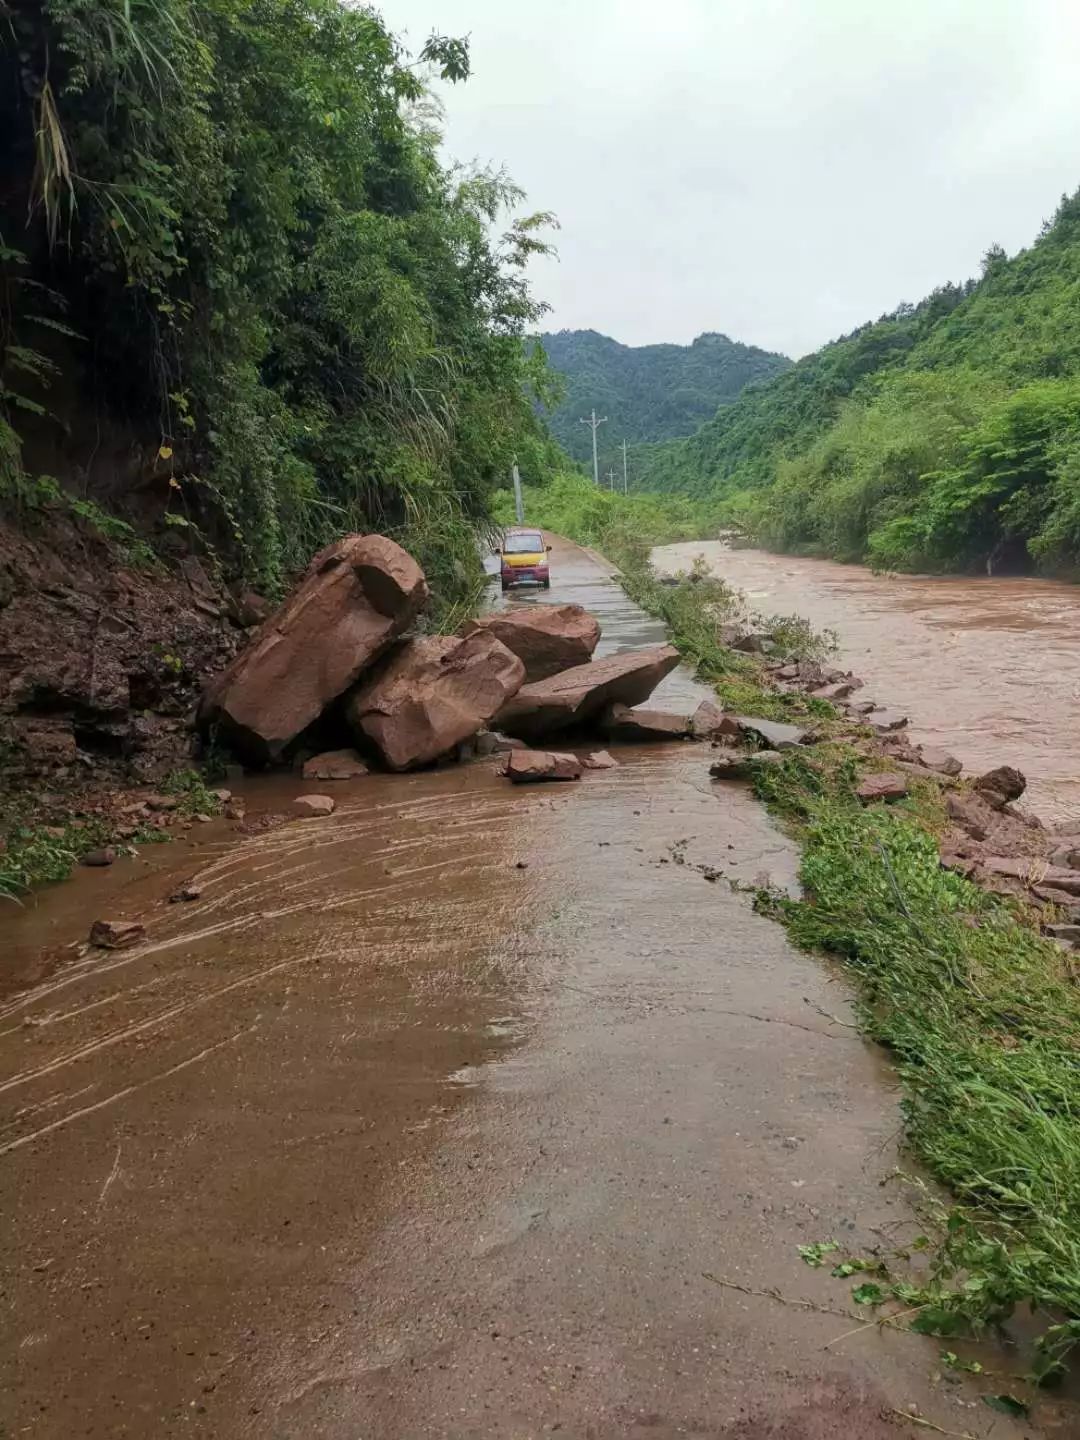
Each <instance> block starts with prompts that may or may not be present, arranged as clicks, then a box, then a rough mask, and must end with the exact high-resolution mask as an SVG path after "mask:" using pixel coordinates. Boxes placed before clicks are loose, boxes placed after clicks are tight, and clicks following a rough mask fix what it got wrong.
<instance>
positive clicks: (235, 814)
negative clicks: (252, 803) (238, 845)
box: [225, 800, 247, 820]
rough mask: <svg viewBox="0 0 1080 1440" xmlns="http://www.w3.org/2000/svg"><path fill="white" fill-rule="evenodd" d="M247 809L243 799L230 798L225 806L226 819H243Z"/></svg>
mask: <svg viewBox="0 0 1080 1440" xmlns="http://www.w3.org/2000/svg"><path fill="white" fill-rule="evenodd" d="M246 814H247V811H246V809H245V806H244V802H243V801H242V800H230V801H229V803H228V804H227V805H226V806H225V819H226V820H243V818H244V816H245V815H246Z"/></svg>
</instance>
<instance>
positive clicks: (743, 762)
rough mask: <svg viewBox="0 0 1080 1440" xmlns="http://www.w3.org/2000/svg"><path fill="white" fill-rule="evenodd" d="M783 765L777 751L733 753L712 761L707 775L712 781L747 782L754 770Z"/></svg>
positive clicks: (782, 758) (781, 756) (782, 759)
mask: <svg viewBox="0 0 1080 1440" xmlns="http://www.w3.org/2000/svg"><path fill="white" fill-rule="evenodd" d="M783 763H784V757H783V755H782V754H781V753H780V751H779V750H755V751H753V752H752V753H751V754H745V753H743V754H739V753H738V752H735V753H732V754H729V755H721V757H720V758H719V760H714V761H713V763H712V764H711V765H710V766H709V774H710V775H711V776H712V778H713V779H714V780H749V779H750V777H751V776H752V775H753V773H754V770H755V768H759V767H760V766H762V765H782V764H783Z"/></svg>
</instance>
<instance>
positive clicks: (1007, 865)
mask: <svg viewBox="0 0 1080 1440" xmlns="http://www.w3.org/2000/svg"><path fill="white" fill-rule="evenodd" d="M982 864H983V868H984V869H985V870H987V871H988V872H989V874H991V875H1008V876H1010V877H1011V878H1013V879H1015V880H1023V881H1024V883H1025V884H1028V885H1032V886H1036V885H1037V886H1040V887H1041V888H1043V889H1053V890H1054V891H1055V892H1056V893H1057V894H1059V895H1066V896H1068V903H1071V904H1075V903H1076V899H1077V897H1078V896H1080V873H1078V872H1077V871H1075V870H1066V869H1063V868H1061V867H1059V866H1057V865H1051V864H1049V862H1048V861H1046V860H1041V859H1039V858H1038V857H1036V856H1034V855H1021V856H1014V855H989V856H987V858H986V859H985V860H983V862H982Z"/></svg>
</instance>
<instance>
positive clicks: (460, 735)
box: [345, 630, 525, 770]
mask: <svg viewBox="0 0 1080 1440" xmlns="http://www.w3.org/2000/svg"><path fill="white" fill-rule="evenodd" d="M524 678H525V666H524V665H523V664H522V663H521V661H520V660H519V659H518V657H517V656H516V655H513V654H511V652H510V651H509V650H508V649H507V648H506V646H505V645H504V644H503V643H502V642H501V641H500V640H497V639H496V638H495V636H494V635H492V634H490V633H489V632H488V631H486V630H478V631H476V633H475V634H473V635H468V636H466V637H465V638H464V639H461V638H460V637H459V636H456V635H425V636H423V637H422V638H421V639H419V640H408V641H406V642H405V644H404V645H402V646H401V648H400V649H399V650H398V651H397V652H396V653H395V654H394V655H393V656H392V657H391V658H390V660H389V661H388V662H387V664H386V665H385V667H384V668H383V669H382V670H380V671H379V672H378V673H377V674H376V675H373V676H372V677H371V678H370V679H369V680H365V681H363V682H361V684H360V685H359V686H358V687H357V689H356V690H354V691H353V693H352V695H350V696H349V699H348V701H347V702H346V706H345V713H346V717H347V719H348V721H349V724H350V725H351V726H352V728H353V730H354V731H356V733H357V734H358V735H359V736H362V737H364V738H366V739H367V740H370V741H372V742H373V743H374V744H375V745H376V746H377V748H378V750H379V753H380V754H381V755H382V758H383V760H385V762H386V764H387V765H388V766H389V767H390V769H391V770H412V769H414V768H415V767H416V766H417V765H427V764H429V763H430V762H431V761H432V760H437V759H438V758H439V756H440V755H446V754H448V753H449V752H450V751H451V750H453V749H454V747H455V746H456V745H458V744H460V743H461V741H462V740H466V739H468V738H469V736H470V735H475V734H476V732H477V731H478V730H480V729H481V728H482V727H483V726H485V725H486V724H487V723H488V721H489V720H490V719H491V718H492V716H493V715H494V714H495V713H496V711H498V710H501V709H502V707H503V706H504V705H505V704H506V702H507V701H508V700H509V699H510V697H511V696H512V695H514V694H516V693H517V690H518V688H519V687H520V685H521V682H522V680H524Z"/></svg>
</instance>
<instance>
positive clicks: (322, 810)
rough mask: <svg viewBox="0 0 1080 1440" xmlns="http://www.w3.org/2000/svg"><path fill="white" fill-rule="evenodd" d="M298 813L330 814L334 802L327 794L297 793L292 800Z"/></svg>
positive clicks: (332, 811)
mask: <svg viewBox="0 0 1080 1440" xmlns="http://www.w3.org/2000/svg"><path fill="white" fill-rule="evenodd" d="M292 803H293V809H294V810H295V811H296V812H297V814H300V815H332V814H333V813H334V802H333V800H332V799H331V798H330V796H329V795H298V796H297V797H296V799H295V800H294V801H293V802H292Z"/></svg>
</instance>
